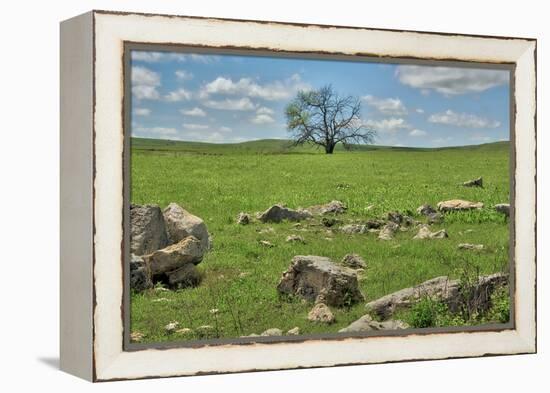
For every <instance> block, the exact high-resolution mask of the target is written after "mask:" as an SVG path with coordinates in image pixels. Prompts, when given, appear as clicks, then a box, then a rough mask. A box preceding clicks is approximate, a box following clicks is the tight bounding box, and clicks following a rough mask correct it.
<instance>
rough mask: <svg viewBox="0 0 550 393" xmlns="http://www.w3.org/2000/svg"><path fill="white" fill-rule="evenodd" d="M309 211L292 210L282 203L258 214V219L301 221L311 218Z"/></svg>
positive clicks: (267, 220)
mask: <svg viewBox="0 0 550 393" xmlns="http://www.w3.org/2000/svg"><path fill="white" fill-rule="evenodd" d="M311 217H312V216H311V213H310V212H308V211H307V210H292V209H289V208H287V207H285V206H283V205H273V206H271V207H270V208H269V209H267V210H266V211H264V212H263V213H260V214H259V215H258V220H260V221H261V222H264V223H265V222H282V221H284V220H287V221H301V220H305V219H308V218H311Z"/></svg>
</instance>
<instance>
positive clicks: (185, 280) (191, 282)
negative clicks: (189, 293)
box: [166, 263, 202, 289]
mask: <svg viewBox="0 0 550 393" xmlns="http://www.w3.org/2000/svg"><path fill="white" fill-rule="evenodd" d="M166 276H167V277H168V286H169V287H171V288H176V289H180V288H188V287H196V286H197V285H199V284H200V282H201V279H202V276H201V274H200V272H199V271H198V270H197V267H196V266H195V265H193V264H192V263H187V264H185V265H183V266H182V267H180V268H179V269H176V270H173V271H171V272H168V273H166Z"/></svg>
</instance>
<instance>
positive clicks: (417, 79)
mask: <svg viewBox="0 0 550 393" xmlns="http://www.w3.org/2000/svg"><path fill="white" fill-rule="evenodd" d="M395 75H396V76H397V78H398V79H399V81H400V82H401V83H402V84H404V85H407V86H410V87H414V88H418V89H422V90H421V91H422V93H423V94H426V93H427V92H429V91H430V90H435V91H437V92H438V93H441V94H444V95H447V96H451V95H457V94H467V93H479V92H482V91H485V90H488V89H490V88H493V87H496V86H501V85H505V84H507V83H508V79H509V78H508V76H509V73H508V71H501V70H486V69H473V68H452V67H433V66H417V65H400V66H398V67H397V68H396V71H395Z"/></svg>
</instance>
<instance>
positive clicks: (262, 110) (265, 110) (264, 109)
mask: <svg viewBox="0 0 550 393" xmlns="http://www.w3.org/2000/svg"><path fill="white" fill-rule="evenodd" d="M256 113H257V114H258V115H273V114H274V113H275V111H274V110H273V109H270V108H267V107H265V106H262V107H261V108H258V110H257V111H256Z"/></svg>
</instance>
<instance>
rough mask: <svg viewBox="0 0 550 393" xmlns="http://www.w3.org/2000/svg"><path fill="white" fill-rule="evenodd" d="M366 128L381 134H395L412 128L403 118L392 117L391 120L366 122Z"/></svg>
mask: <svg viewBox="0 0 550 393" xmlns="http://www.w3.org/2000/svg"><path fill="white" fill-rule="evenodd" d="M364 124H365V126H367V127H369V128H372V129H374V130H375V131H379V132H389V133H394V132H397V131H399V130H407V129H410V128H411V125H410V124H408V123H407V122H406V121H405V119H403V118H396V117H391V118H389V119H381V120H372V119H369V120H367V121H365V122H364Z"/></svg>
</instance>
